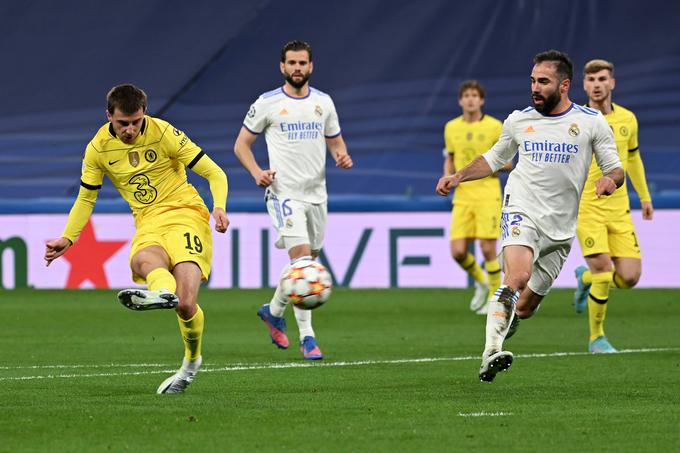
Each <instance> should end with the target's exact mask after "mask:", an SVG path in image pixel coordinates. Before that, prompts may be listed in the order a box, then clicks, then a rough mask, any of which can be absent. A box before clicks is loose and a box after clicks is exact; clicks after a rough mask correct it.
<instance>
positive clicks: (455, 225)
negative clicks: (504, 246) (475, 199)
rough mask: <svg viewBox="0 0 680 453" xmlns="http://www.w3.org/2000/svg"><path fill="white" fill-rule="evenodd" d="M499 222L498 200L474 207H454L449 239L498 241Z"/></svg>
mask: <svg viewBox="0 0 680 453" xmlns="http://www.w3.org/2000/svg"><path fill="white" fill-rule="evenodd" d="M500 220H501V203H500V200H498V202H491V203H489V202H486V203H479V204H475V205H467V204H464V205H454V206H453V211H452V212H451V234H450V236H449V238H450V239H451V240H454V239H463V238H471V239H498V237H499V236H500V235H501V224H500Z"/></svg>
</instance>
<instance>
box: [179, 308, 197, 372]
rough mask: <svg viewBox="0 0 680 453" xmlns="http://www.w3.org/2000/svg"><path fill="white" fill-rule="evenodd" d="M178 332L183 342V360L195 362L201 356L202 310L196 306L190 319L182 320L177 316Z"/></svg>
mask: <svg viewBox="0 0 680 453" xmlns="http://www.w3.org/2000/svg"><path fill="white" fill-rule="evenodd" d="M177 321H179V331H180V333H181V334H182V340H183V341H184V358H186V359H188V360H196V359H197V358H199V357H200V355H201V340H202V339H203V324H204V318H203V310H201V307H200V306H198V305H196V313H194V316H192V317H191V319H182V318H180V317H179V315H177Z"/></svg>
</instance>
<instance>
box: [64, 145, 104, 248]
mask: <svg viewBox="0 0 680 453" xmlns="http://www.w3.org/2000/svg"><path fill="white" fill-rule="evenodd" d="M103 180H104V173H103V172H102V170H101V168H100V167H99V165H98V159H97V152H96V151H95V150H94V149H93V148H92V147H91V146H88V147H87V149H86V150H85V157H84V158H83V169H82V175H81V177H80V190H79V191H78V197H77V198H76V201H75V202H74V203H73V207H72V208H71V212H69V214H68V220H67V221H66V227H64V232H63V233H62V234H61V236H62V237H65V238H67V239H68V240H69V241H71V242H72V243H73V242H75V241H76V239H78V236H80V233H81V231H83V228H85V224H87V221H88V220H89V218H90V216H91V215H92V210H93V209H94V203H95V202H96V201H97V195H99V189H101V188H102V182H103Z"/></svg>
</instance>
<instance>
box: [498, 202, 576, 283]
mask: <svg viewBox="0 0 680 453" xmlns="http://www.w3.org/2000/svg"><path fill="white" fill-rule="evenodd" d="M501 233H502V242H501V250H502V249H503V248H505V247H507V246H508V245H524V246H526V247H529V248H531V249H532V250H533V251H534V266H533V270H532V272H531V278H529V283H528V285H527V286H529V289H531V290H532V291H533V292H534V293H536V294H538V295H541V296H545V295H546V294H548V292H549V291H550V287H551V286H552V284H553V282H554V281H555V279H556V278H557V276H558V275H560V271H561V270H562V266H564V262H565V261H566V260H567V256H568V255H569V251H570V250H571V243H572V242H573V240H574V238H573V237H571V238H569V239H564V240H560V241H556V240H553V239H550V238H549V237H547V236H546V235H545V234H543V233H542V232H541V230H539V229H538V227H537V226H536V225H535V224H534V222H532V221H531V219H530V218H529V217H527V216H526V215H524V214H520V213H508V212H504V213H503V214H502V216H501ZM502 253H503V252H502V251H501V255H502ZM502 262H503V260H502V259H501V263H502Z"/></svg>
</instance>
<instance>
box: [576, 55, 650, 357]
mask: <svg viewBox="0 0 680 453" xmlns="http://www.w3.org/2000/svg"><path fill="white" fill-rule="evenodd" d="M614 86H615V79H614V65H613V64H612V63H610V62H608V61H605V60H592V61H589V62H588V63H587V64H586V65H585V67H584V68H583V88H584V89H585V91H586V93H587V95H588V107H590V108H593V109H597V110H599V111H600V112H602V114H603V115H604V118H605V119H606V120H607V123H609V126H610V127H611V129H612V131H614V139H615V141H616V147H617V149H618V152H619V158H620V159H621V163H622V164H623V168H624V171H625V172H626V173H627V174H628V176H630V180H631V181H632V182H633V187H635V191H636V192H637V193H638V195H639V196H640V204H641V205H642V218H643V219H645V220H651V219H652V216H653V214H654V208H653V207H652V198H651V196H650V194H649V189H648V188H647V180H646V178H645V168H644V166H643V164H642V159H641V158H640V152H639V150H638V124H637V119H636V118H635V115H634V114H633V112H631V111H630V110H627V109H625V108H623V107H621V106H620V105H618V104H614V103H613V102H612V91H613V90H614ZM600 176H602V172H601V171H600V169H599V168H598V167H597V165H595V163H593V164H592V165H591V166H590V173H589V174H588V179H587V180H586V185H585V187H584V189H583V196H582V197H581V204H580V207H579V213H578V227H577V229H576V234H577V236H578V240H579V243H580V244H581V250H582V252H583V256H584V257H585V259H586V263H587V264H588V267H587V268H586V267H584V266H580V267H578V268H577V269H576V280H577V283H578V287H577V289H576V293H575V294H574V308H575V309H576V312H577V313H581V312H583V311H584V310H585V308H586V307H588V318H589V327H590V339H589V342H588V350H589V351H590V352H594V353H601V352H616V349H615V348H614V347H613V346H612V345H611V344H610V343H609V341H608V340H607V337H606V336H605V334H604V318H605V314H606V313H607V300H608V299H609V287H610V286H611V285H612V284H613V285H614V286H615V287H617V288H632V287H633V286H635V285H636V284H637V282H638V280H639V279H640V273H641V272H642V259H641V255H640V245H639V244H638V240H637V236H636V235H635V227H634V226H633V222H632V220H631V217H630V201H629V199H628V190H627V189H626V184H625V182H624V185H623V187H622V188H621V190H617V191H616V192H614V194H613V195H612V196H611V197H608V198H597V197H596V196H595V181H596V180H597V179H598V178H599V177H600Z"/></svg>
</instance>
